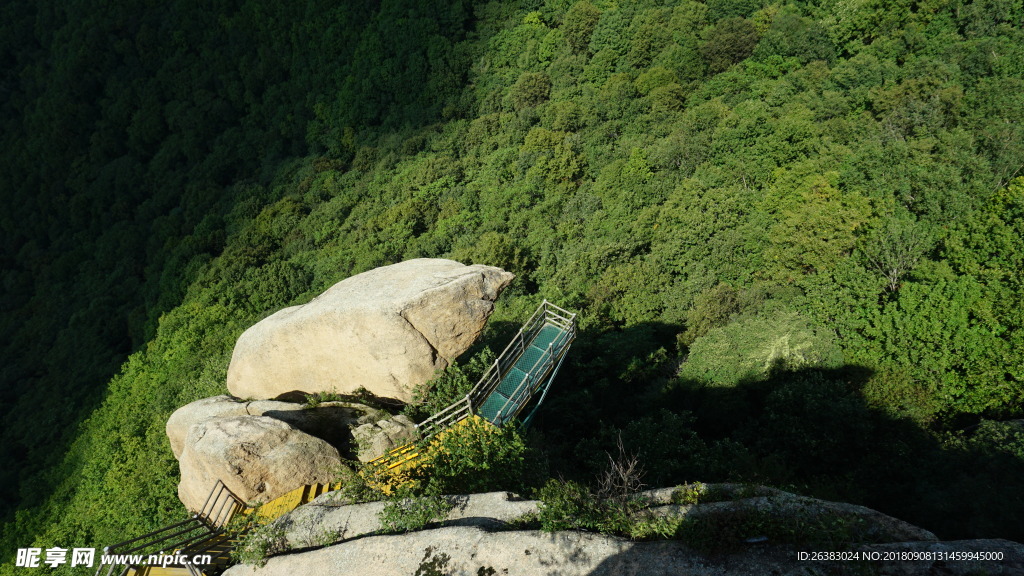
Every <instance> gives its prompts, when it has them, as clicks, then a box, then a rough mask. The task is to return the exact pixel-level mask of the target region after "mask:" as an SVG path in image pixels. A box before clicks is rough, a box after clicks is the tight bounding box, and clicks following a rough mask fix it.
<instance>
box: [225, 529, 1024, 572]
mask: <svg viewBox="0 0 1024 576" xmlns="http://www.w3.org/2000/svg"><path fill="white" fill-rule="evenodd" d="M937 548H943V549H945V550H948V551H970V550H977V551H995V550H998V551H1002V552H1003V554H1004V560H1002V561H999V562H984V563H981V562H971V561H962V562H951V561H918V562H891V561H889V562H886V561H876V562H855V563H851V562H835V563H825V562H810V561H800V560H798V559H797V558H796V551H795V550H792V549H788V548H782V547H771V546H762V545H751V546H750V547H749V548H748V549H747V550H744V551H741V552H737V553H733V554H729V555H727V556H708V555H705V554H700V553H698V552H695V551H693V550H692V549H690V548H688V547H687V546H686V545H684V544H682V543H680V542H678V541H655V542H631V541H628V540H624V539H621V538H615V537H611V536H605V535H602V534H591V533H582V532H557V533H553V534H548V533H544V532H539V531H535V530H519V531H505V532H492V531H488V530H486V529H484V528H480V527H470V526H450V527H444V528H437V529H433V530H424V531H420V532H413V533H410V534H403V535H390V536H370V537H365V538H359V539H356V540H351V541H348V542H345V543H343V544H339V545H335V546H330V547H326V548H321V549H319V550H313V551H309V552H304V553H300V554H291V555H287V556H277V557H274V558H271V559H270V560H269V561H268V562H267V564H266V565H265V566H263V567H261V568H254V567H253V566H248V565H239V566H234V567H232V568H230V569H229V570H228V571H227V572H225V573H224V574H225V576H255V575H258V576H292V575H295V574H332V575H338V576H341V575H349V574H351V575H356V574H358V575H360V576H378V575H379V576H395V575H410V576H411V575H426V574H444V575H450V576H479V575H481V574H485V575H496V574H514V575H517V576H533V575H536V576H548V575H559V576H584V575H588V576H626V575H648V576H661V575H664V576H669V575H672V576H678V575H686V576H733V575H735V576H741V575H742V576H755V575H757V576H760V575H763V574H773V575H779V576H789V575H792V576H798V575H799V576H807V575H808V574H837V573H838V574H847V573H854V574H860V573H879V574H894V575H895V574H899V575H901V576H933V575H936V574H942V575H944V576H954V575H963V576H967V575H968V574H979V573H984V574H989V575H1010V574H1016V575H1019V574H1021V573H1022V570H1024V545H1020V544H1015V543H1013V542H1008V541H1005V540H996V541H991V540H989V541H968V542H924V543H908V544H887V545H877V546H873V547H871V549H872V550H878V551H886V550H889V551H897V550H935V549H937ZM868 569H876V570H877V571H872V572H857V571H856V570H861V571H864V570H868ZM981 570H983V572H981Z"/></svg>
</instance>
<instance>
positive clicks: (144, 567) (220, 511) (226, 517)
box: [96, 480, 341, 576]
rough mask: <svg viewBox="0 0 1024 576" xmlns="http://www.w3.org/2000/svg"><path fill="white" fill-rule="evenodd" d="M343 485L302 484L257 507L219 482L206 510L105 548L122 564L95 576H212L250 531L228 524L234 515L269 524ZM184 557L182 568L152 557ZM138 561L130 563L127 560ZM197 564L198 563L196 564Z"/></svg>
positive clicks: (102, 568) (103, 567)
mask: <svg viewBox="0 0 1024 576" xmlns="http://www.w3.org/2000/svg"><path fill="white" fill-rule="evenodd" d="M340 487H341V486H340V484H312V485H309V486H300V487H298V488H296V489H295V490H292V491H291V492H288V493H287V494H284V495H283V496H280V497H278V498H275V499H274V500H271V501H270V502H267V503H266V504H263V505H262V506H258V507H248V506H246V505H245V504H244V503H243V502H242V501H241V500H240V499H239V498H238V497H237V496H235V495H234V494H233V493H232V492H231V490H229V489H228V488H227V486H225V485H224V483H223V482H221V481H220V480H218V481H217V483H216V484H215V485H214V487H213V490H211V491H210V495H209V496H207V498H206V503H205V504H204V505H203V510H202V512H199V513H198V514H194V515H193V516H192V517H191V518H189V519H188V520H182V521H181V522H176V523H174V524H171V525H170V526H166V527H164V528H161V529H159V530H155V531H153V532H150V533H148V534H143V535H142V536H139V537H137V538H132V539H131V540H126V541H124V542H120V543H118V544H114V545H113V546H107V547H106V548H104V549H103V554H105V555H107V556H114V555H118V556H121V557H122V559H123V560H124V561H123V562H121V563H118V564H108V565H101V566H100V567H99V568H98V569H97V570H96V576H100V575H101V574H103V576H164V575H166V576H211V575H213V574H218V573H220V572H222V571H223V570H224V569H225V568H227V567H228V566H230V565H231V564H232V558H231V554H232V552H234V550H235V547H236V546H237V545H238V543H239V541H240V540H241V539H242V538H243V537H244V536H245V534H246V532H247V530H246V529H244V528H243V529H236V530H232V529H230V527H229V526H228V524H229V523H230V522H231V520H232V519H234V518H236V517H246V516H248V517H253V518H259V519H263V520H270V519H274V518H277V517H278V516H281V515H283V514H284V513H286V512H289V511H291V510H294V509H295V508H297V507H298V506H301V505H302V504H307V503H309V502H310V501H312V500H313V499H314V498H316V497H317V496H319V495H320V494H324V493H326V492H328V491H330V490H336V489H338V488H340ZM156 555H180V556H182V557H184V558H186V559H187V560H188V562H186V563H185V564H184V565H172V566H166V567H164V566H160V565H159V564H156V565H154V562H153V560H154V558H152V557H153V556H156ZM131 557H134V559H132V560H129V558H131ZM193 560H194V561H193ZM207 560H208V561H207Z"/></svg>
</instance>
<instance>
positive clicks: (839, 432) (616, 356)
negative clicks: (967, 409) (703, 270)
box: [533, 323, 1024, 541]
mask: <svg viewBox="0 0 1024 576" xmlns="http://www.w3.org/2000/svg"><path fill="white" fill-rule="evenodd" d="M679 331H680V327H679V326H674V325H667V324H661V323H645V324H639V325H636V326H631V327H626V328H622V329H617V330H583V331H581V333H580V335H579V338H578V340H577V343H576V344H575V345H574V347H573V349H572V350H571V351H570V353H569V358H568V360H567V365H566V366H564V367H563V368H562V371H561V373H560V374H559V376H558V379H557V381H556V382H555V384H554V386H553V387H552V389H551V393H550V394H549V396H548V398H547V400H546V401H545V404H544V406H543V407H542V408H541V410H540V411H539V412H538V415H537V418H536V420H535V421H534V425H533V426H534V428H535V429H536V434H537V435H538V436H539V442H540V443H541V444H542V447H543V450H544V451H545V452H546V454H547V457H548V461H549V464H550V468H551V470H550V475H551V476H554V477H558V476H562V477H564V478H567V479H576V480H581V481H592V480H593V479H594V476H595V475H596V474H597V473H598V472H599V471H600V470H601V469H602V468H603V467H604V466H605V465H606V463H607V461H608V454H609V453H614V450H613V448H614V446H615V440H616V438H617V437H618V436H619V434H621V435H622V438H623V441H624V443H625V444H626V446H627V448H628V449H630V450H631V451H633V452H634V453H638V454H639V455H640V457H641V460H642V463H643V465H644V467H645V469H646V482H647V484H649V485H654V486H671V485H675V484H681V483H685V482H692V481H703V482H722V481H739V482H752V483H761V484H766V485H771V486H775V487H779V488H782V489H785V490H789V491H792V492H796V493H800V494H805V495H809V496H814V497H818V498H823V499H826V500H835V501H843V502H850V503H854V504H860V505H864V506H868V507H870V508H874V509H876V510H879V511H881V512H884V513H886V514H889V515H892V516H895V517H897V518H900V519H902V520H906V521H908V522H911V523H913V524H916V525H918V526H921V527H923V528H926V529H928V530H931V531H933V532H935V533H936V534H937V535H939V537H940V538H944V539H962V538H1007V539H1011V540H1017V541H1024V525H1022V524H1021V523H1020V521H1019V519H1020V518H1022V517H1024V435H1021V434H1020V433H1019V431H1018V432H1016V436H1015V435H1014V434H1015V432H1013V431H1014V430H1016V429H1015V428H1013V427H1012V425H1010V424H1007V425H1000V424H998V423H986V424H982V425H981V426H980V427H977V428H976V429H973V430H971V432H970V434H961V435H959V436H952V435H940V434H937V433H932V432H930V431H928V430H926V429H924V428H922V427H921V426H920V425H919V424H918V423H917V422H915V421H913V420H910V419H908V418H902V417H899V416H897V415H894V414H891V413H889V412H886V411H883V410H881V409H879V408H878V407H875V406H872V405H870V404H869V403H868V402H867V401H866V400H865V398H864V395H863V389H864V387H865V385H866V384H867V383H868V381H869V380H870V379H871V378H872V376H873V372H872V371H871V370H870V369H868V368H865V367H863V366H856V365H846V366H842V367H840V368H835V369H820V368H799V369H788V370H787V369H781V368H780V369H775V370H772V371H771V372H770V373H769V375H768V376H766V377H764V378H762V379H757V380H748V381H743V382H740V383H738V384H737V385H735V386H710V385H707V384H705V383H702V382H696V381H686V380H682V379H680V378H678V377H677V376H676V373H677V371H678V363H677V362H674V361H673V358H675V357H677V354H676V351H675V350H674V349H673V346H674V345H675V334H677V333H678V332H679Z"/></svg>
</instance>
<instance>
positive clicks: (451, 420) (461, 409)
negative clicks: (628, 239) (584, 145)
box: [370, 300, 576, 468]
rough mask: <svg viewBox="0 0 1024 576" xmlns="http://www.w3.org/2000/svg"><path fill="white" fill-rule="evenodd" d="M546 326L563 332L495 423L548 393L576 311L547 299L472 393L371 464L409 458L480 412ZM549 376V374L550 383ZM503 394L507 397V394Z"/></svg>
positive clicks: (381, 465)
mask: <svg viewBox="0 0 1024 576" xmlns="http://www.w3.org/2000/svg"><path fill="white" fill-rule="evenodd" d="M545 326H553V327H555V328H558V329H559V335H558V336H557V337H556V338H555V339H554V340H553V341H552V342H551V343H549V344H548V347H547V349H546V350H544V351H543V352H542V354H541V355H540V357H539V358H538V359H537V360H536V361H535V362H534V363H533V365H532V366H530V367H528V370H527V371H526V374H525V376H523V378H522V380H521V381H520V382H518V383H517V384H516V387H515V389H514V391H513V392H512V394H511V396H510V397H509V398H508V399H507V400H505V402H504V403H503V404H502V406H501V408H500V409H499V410H498V411H497V413H496V415H495V418H494V421H492V423H493V424H495V425H498V426H501V425H503V424H505V423H506V422H508V421H509V420H511V419H512V418H515V417H516V416H517V415H518V414H519V412H520V411H521V410H522V409H523V407H524V406H526V404H527V403H529V401H530V399H531V398H532V397H533V395H534V394H535V393H536V392H537V391H539V390H540V389H541V388H544V393H545V394H546V393H547V386H550V384H551V378H553V377H554V374H555V373H557V370H558V367H559V366H560V365H561V362H562V360H563V359H564V357H565V354H566V352H567V351H568V349H569V345H570V344H571V343H572V341H573V340H574V339H575V338H576V314H574V313H572V312H569V311H567V310H565V309H564V308H560V307H558V306H556V305H554V304H552V303H551V302H548V301H547V300H544V301H543V302H542V303H541V305H540V306H538V307H537V310H536V311H534V313H533V314H532V315H531V316H530V318H529V319H528V320H527V321H526V323H525V324H523V327H522V328H520V329H519V331H518V332H516V334H515V336H513V337H512V341H511V342H509V343H508V345H507V346H506V347H505V349H504V350H502V352H501V354H499V355H498V357H497V358H496V359H495V360H494V362H493V363H491V365H490V366H489V367H488V368H487V370H486V371H485V372H484V374H483V376H481V377H480V380H479V381H478V382H477V383H476V385H475V386H474V387H473V389H472V390H470V392H469V393H468V394H466V395H465V396H463V397H462V398H460V399H458V400H456V401H455V402H453V403H452V404H450V405H448V406H447V407H445V408H444V409H442V410H441V411H439V412H437V413H436V414H434V415H433V416H431V417H430V418H427V419H426V420H424V421H423V422H421V423H420V424H417V425H416V430H417V432H418V433H419V439H418V440H416V441H415V442H414V443H413V444H410V445H406V446H402V447H399V448H396V449H394V450H392V451H391V452H389V453H388V454H385V455H384V456H381V457H380V458H378V459H377V460H374V461H373V462H370V464H371V466H373V467H376V468H386V467H389V466H391V465H393V464H394V463H396V462H398V461H399V460H400V459H402V458H405V459H408V458H409V457H408V453H409V450H408V448H409V446H412V445H419V446H423V445H425V444H426V443H428V442H429V441H430V440H431V439H433V438H434V437H435V436H436V435H437V434H439V433H441V432H443V431H445V430H447V429H448V428H451V427H452V426H454V425H455V424H457V423H459V422H460V421H462V420H464V419H466V418H468V417H470V416H472V415H474V414H477V412H478V410H479V408H480V407H481V406H482V405H483V404H484V403H485V402H486V401H487V399H488V398H489V397H491V395H493V394H494V393H495V391H496V390H497V389H498V387H499V386H500V385H501V383H502V380H503V379H504V378H505V377H506V376H507V375H508V373H509V371H510V369H511V368H512V367H513V366H515V365H516V363H517V362H518V361H519V360H520V358H522V356H523V354H524V353H525V352H526V349H527V348H528V347H529V346H530V345H531V344H533V342H534V339H535V338H536V337H537V335H538V334H539V333H540V331H541V330H543V329H544V327H545ZM549 375H550V376H551V377H550V378H549ZM545 378H547V381H546V385H545ZM501 397H502V398H504V395H502V396H501ZM396 459H398V460H396Z"/></svg>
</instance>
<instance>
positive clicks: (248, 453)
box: [178, 416, 342, 512]
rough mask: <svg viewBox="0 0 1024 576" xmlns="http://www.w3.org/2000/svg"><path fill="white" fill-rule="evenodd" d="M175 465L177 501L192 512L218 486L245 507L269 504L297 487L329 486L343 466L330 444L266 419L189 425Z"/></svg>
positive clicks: (218, 420) (239, 418)
mask: <svg viewBox="0 0 1024 576" xmlns="http://www.w3.org/2000/svg"><path fill="white" fill-rule="evenodd" d="M179 464H180V467H181V483H180V484H179V485H178V498H180V499H181V501H182V502H183V503H184V504H185V506H186V507H187V508H188V509H189V510H192V511H193V512H198V511H200V510H201V509H202V507H203V504H204V503H205V502H206V499H207V496H209V494H210V492H211V490H212V489H213V488H214V486H215V485H216V483H217V480H220V481H222V482H223V483H224V485H225V486H227V488H228V490H231V492H233V493H234V494H235V495H236V496H238V497H239V498H240V499H242V500H243V501H244V502H247V503H257V502H269V501H270V500H273V499H274V498H277V497H278V496H282V495H284V494H286V493H288V492H289V491H291V490H294V489H295V488H298V487H300V486H305V485H307V484H317V483H327V482H330V481H332V480H333V479H334V478H335V477H336V476H337V475H338V472H339V471H340V469H341V466H342V464H341V457H340V456H339V454H338V451H337V450H336V449H335V448H334V447H332V446H331V445H330V444H328V443H327V442H324V441H323V440H321V439H319V438H314V437H313V436H310V435H309V434H306V433H304V432H301V431H299V430H296V429H295V428H292V427H291V426H289V425H288V424H286V423H285V422H282V421H281V420H277V419H275V418H271V417H269V416H233V417H226V418H209V419H207V420H204V421H201V422H199V423H197V424H195V425H193V426H192V427H191V428H190V429H189V432H188V436H187V437H186V438H185V443H184V447H183V448H182V451H181V456H180V458H179Z"/></svg>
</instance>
